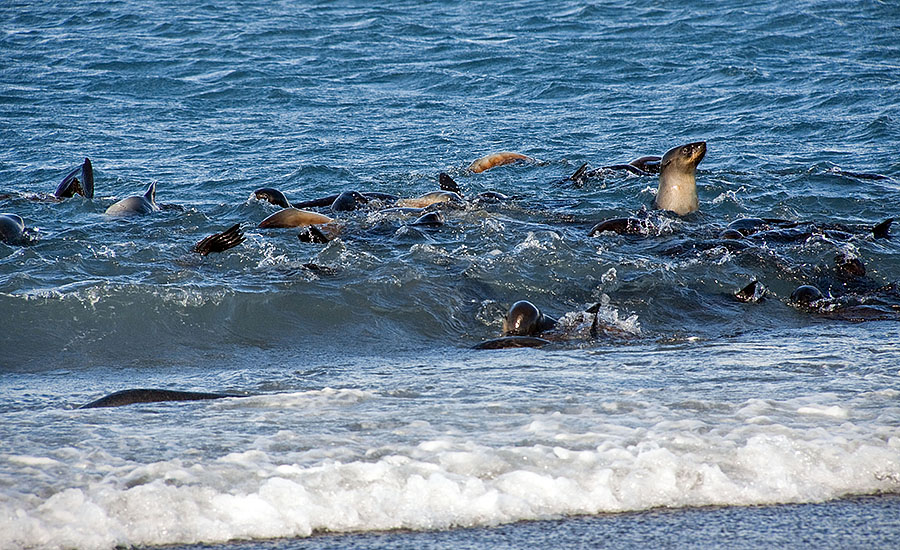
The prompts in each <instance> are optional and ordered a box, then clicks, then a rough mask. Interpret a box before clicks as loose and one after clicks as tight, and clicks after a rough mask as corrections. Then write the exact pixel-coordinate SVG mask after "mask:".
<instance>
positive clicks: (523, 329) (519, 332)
mask: <svg viewBox="0 0 900 550" xmlns="http://www.w3.org/2000/svg"><path fill="white" fill-rule="evenodd" d="M555 326H556V319H554V318H553V317H549V316H547V315H544V314H543V313H541V310H539V309H538V308H537V306H535V305H534V304H532V303H531V302H529V301H527V300H519V301H518V302H516V303H514V304H513V305H512V306H510V308H509V311H508V312H507V314H506V317H505V318H504V319H503V336H502V337H500V338H494V339H493V340H487V341H484V342H481V343H480V344H477V345H476V346H474V349H504V348H526V347H527V348H536V347H540V346H545V345H547V344H549V343H550V341H549V340H546V339H544V338H540V334H541V333H543V332H544V331H547V330H550V329H552V328H553V327H555Z"/></svg>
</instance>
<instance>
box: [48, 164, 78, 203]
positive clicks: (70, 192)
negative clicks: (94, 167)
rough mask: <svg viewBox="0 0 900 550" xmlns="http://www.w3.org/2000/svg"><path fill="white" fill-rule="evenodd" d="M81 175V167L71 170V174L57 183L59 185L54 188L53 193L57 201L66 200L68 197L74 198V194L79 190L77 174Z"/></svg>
mask: <svg viewBox="0 0 900 550" xmlns="http://www.w3.org/2000/svg"><path fill="white" fill-rule="evenodd" d="M80 173H81V167H80V166H79V167H77V168H73V169H72V171H71V172H69V173H68V174H66V176H65V177H64V178H63V179H62V181H61V182H59V185H57V186H56V191H55V192H54V193H53V196H55V197H56V198H58V199H68V198H69V197H74V196H75V193H76V192H78V190H80V189H81V183H80V182H79V181H78V177H77V176H78V174H80Z"/></svg>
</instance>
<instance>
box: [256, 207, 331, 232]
mask: <svg viewBox="0 0 900 550" xmlns="http://www.w3.org/2000/svg"><path fill="white" fill-rule="evenodd" d="M333 221H334V220H333V219H332V218H329V217H328V216H324V215H322V214H318V213H316V212H310V211H309V210H300V209H299V208H294V207H293V206H291V207H288V208H284V209H282V210H279V211H278V212H275V213H274V214H272V215H271V216H269V217H268V218H266V219H264V220H263V221H261V222H259V227H260V228H261V229H268V228H284V227H305V226H307V225H319V224H325V223H331V222H333Z"/></svg>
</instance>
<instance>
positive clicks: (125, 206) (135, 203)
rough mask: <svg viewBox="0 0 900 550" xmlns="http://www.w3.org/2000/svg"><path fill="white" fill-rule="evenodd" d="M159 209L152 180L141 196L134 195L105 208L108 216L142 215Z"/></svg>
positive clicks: (154, 184)
mask: <svg viewBox="0 0 900 550" xmlns="http://www.w3.org/2000/svg"><path fill="white" fill-rule="evenodd" d="M159 209H160V208H159V206H157V204H156V182H155V181H154V182H153V183H151V184H150V185H149V186H147V191H146V192H145V193H144V194H143V196H140V195H135V196H133V197H128V198H125V199H122V200H120V201H119V202H116V203H113V204H112V205H111V206H110V207H109V208H107V209H106V214H107V215H108V216H131V215H135V214H139V215H144V214H150V213H151V212H156V211H158V210H159Z"/></svg>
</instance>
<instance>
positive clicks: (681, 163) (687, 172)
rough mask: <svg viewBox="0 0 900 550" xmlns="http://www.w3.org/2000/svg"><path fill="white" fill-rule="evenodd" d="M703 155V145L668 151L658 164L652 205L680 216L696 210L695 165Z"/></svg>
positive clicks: (679, 147)
mask: <svg viewBox="0 0 900 550" xmlns="http://www.w3.org/2000/svg"><path fill="white" fill-rule="evenodd" d="M704 156H706V142H705V141H696V142H694V143H688V144H687V145H679V146H678V147H674V148H672V149H669V150H668V151H667V152H666V154H665V155H663V157H662V160H661V161H660V163H659V189H658V191H657V193H656V199H655V201H654V205H655V206H656V207H657V208H659V209H660V210H669V211H671V212H674V213H676V214H678V215H679V216H684V215H687V214H690V213H691V212H694V211H696V210H697V209H699V208H700V203H699V200H698V199H697V180H696V172H697V165H698V164H700V161H702V160H703V157H704Z"/></svg>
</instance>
